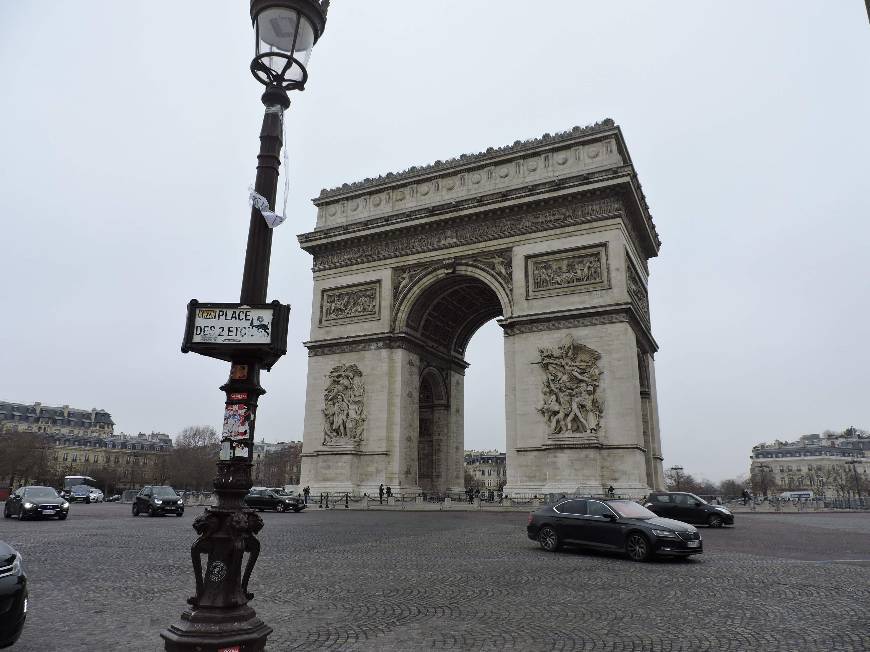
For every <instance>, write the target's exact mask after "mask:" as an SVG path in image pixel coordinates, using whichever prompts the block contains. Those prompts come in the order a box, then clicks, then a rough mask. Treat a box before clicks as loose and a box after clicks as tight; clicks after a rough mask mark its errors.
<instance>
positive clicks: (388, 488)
mask: <svg viewBox="0 0 870 652" xmlns="http://www.w3.org/2000/svg"><path fill="white" fill-rule="evenodd" d="M392 497H393V489H392V487H390V485H387V498H392Z"/></svg>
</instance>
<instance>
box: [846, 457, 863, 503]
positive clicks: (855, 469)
mask: <svg viewBox="0 0 870 652" xmlns="http://www.w3.org/2000/svg"><path fill="white" fill-rule="evenodd" d="M863 463H864V461H863V460H859V459H857V458H855V457H853V458H852V459H851V460H847V461H846V464H848V465H849V466H851V467H852V475H853V476H854V478H855V493H856V494H858V502H859V503H860V502H861V482H860V481H859V480H858V465H859V464H863Z"/></svg>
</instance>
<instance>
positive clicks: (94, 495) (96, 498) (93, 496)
mask: <svg viewBox="0 0 870 652" xmlns="http://www.w3.org/2000/svg"><path fill="white" fill-rule="evenodd" d="M88 498H90V501H91V502H92V503H102V502H104V501H105V496H103V492H102V491H100V490H99V489H95V488H94V487H91V490H90V492H89V493H88Z"/></svg>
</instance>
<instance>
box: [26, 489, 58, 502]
mask: <svg viewBox="0 0 870 652" xmlns="http://www.w3.org/2000/svg"><path fill="white" fill-rule="evenodd" d="M24 497H25V498H35V499H36V500H45V499H48V498H57V492H56V491H55V490H54V489H52V488H51V487H31V488H30V489H28V490H26V491H25V492H24Z"/></svg>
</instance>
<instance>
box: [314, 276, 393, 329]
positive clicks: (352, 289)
mask: <svg viewBox="0 0 870 652" xmlns="http://www.w3.org/2000/svg"><path fill="white" fill-rule="evenodd" d="M379 316H380V284H379V283H364V284H361V285H354V286H348V287H343V288H328V289H325V290H323V291H322V292H321V296H320V325H321V326H330V325H333V324H347V323H352V322H357V321H366V320H368V319H377V318H378V317H379Z"/></svg>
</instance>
